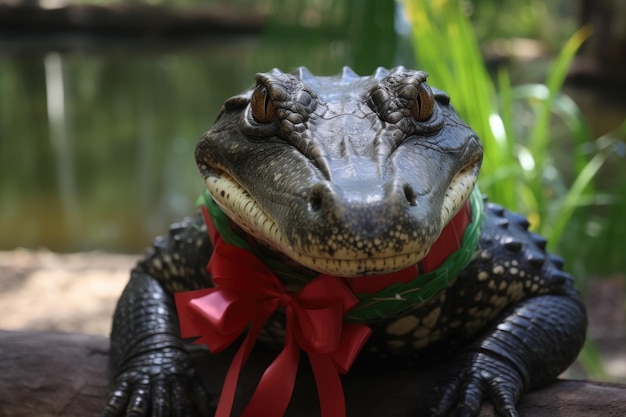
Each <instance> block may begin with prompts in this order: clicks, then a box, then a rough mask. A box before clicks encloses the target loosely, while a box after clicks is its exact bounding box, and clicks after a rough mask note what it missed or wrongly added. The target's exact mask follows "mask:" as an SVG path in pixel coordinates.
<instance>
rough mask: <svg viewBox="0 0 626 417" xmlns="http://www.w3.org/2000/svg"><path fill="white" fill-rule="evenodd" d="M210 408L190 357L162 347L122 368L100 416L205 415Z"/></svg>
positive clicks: (207, 396)
mask: <svg viewBox="0 0 626 417" xmlns="http://www.w3.org/2000/svg"><path fill="white" fill-rule="evenodd" d="M210 409H211V407H210V396H209V394H208V393H207V392H206V391H205V389H204V387H203V386H202V383H201V382H200V379H199V376H198V375H197V372H196V371H195V369H194V367H193V366H192V364H191V359H190V357H189V354H188V353H187V352H186V351H183V350H180V349H177V348H165V349H159V350H154V351H150V352H147V353H144V354H142V355H138V356H135V357H134V358H133V359H131V360H129V361H128V362H127V363H126V364H125V365H124V366H123V367H122V371H121V372H120V373H118V375H117V377H116V378H115V381H114V383H113V389H112V391H111V394H110V396H109V401H108V403H107V405H106V407H105V409H104V411H103V412H102V414H101V415H100V417H119V416H126V417H143V416H151V417H170V416H172V417H174V416H175V417H191V416H207V415H209V412H210Z"/></svg>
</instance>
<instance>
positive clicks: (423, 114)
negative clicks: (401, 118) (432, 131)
mask: <svg viewBox="0 0 626 417" xmlns="http://www.w3.org/2000/svg"><path fill="white" fill-rule="evenodd" d="M434 108H435V96H434V95H433V90H431V89H430V87H429V86H428V84H426V83H420V85H419V87H417V95H416V96H415V102H414V103H413V105H412V106H411V114H412V115H413V117H414V118H415V120H417V121H418V122H424V121H426V120H428V119H430V116H432V115H433V109H434Z"/></svg>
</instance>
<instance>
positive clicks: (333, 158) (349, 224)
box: [102, 67, 587, 417]
mask: <svg viewBox="0 0 626 417" xmlns="http://www.w3.org/2000/svg"><path fill="white" fill-rule="evenodd" d="M427 76H428V74H427V73H425V72H423V71H415V70H410V69H406V68H404V67H396V68H393V69H391V70H387V69H384V68H379V69H377V70H376V71H375V72H374V73H373V74H372V75H370V76H359V75H357V74H356V73H355V72H353V71H352V70H351V69H349V68H347V67H346V68H344V69H343V71H342V72H341V73H340V74H338V75H335V76H316V75H314V74H312V73H311V72H309V71H308V70H307V69H306V68H304V67H302V68H299V69H297V70H295V71H293V72H281V71H280V70H277V69H274V70H272V71H270V72H267V73H260V74H257V75H256V82H255V83H254V85H253V86H252V87H251V88H250V89H248V90H246V91H244V92H243V93H241V94H239V95H236V96H234V97H231V98H229V99H228V100H226V102H225V103H224V105H223V106H222V108H221V110H220V112H219V114H218V116H217V119H216V121H215V123H214V125H213V127H212V128H211V129H210V130H209V131H208V132H207V133H205V134H204V135H203V136H202V137H201V139H200V140H199V142H198V144H197V147H196V151H195V158H196V163H197V166H198V168H199V171H200V174H201V177H202V178H203V180H204V183H205V185H206V187H205V188H206V190H205V192H204V194H203V196H202V198H201V202H200V204H199V205H200V210H199V211H198V213H196V214H195V215H194V216H192V217H188V218H185V219H184V220H182V221H180V222H178V223H175V224H174V225H172V226H171V227H170V229H169V233H167V234H165V235H163V236H160V237H158V238H156V239H155V241H154V242H153V245H152V247H151V248H149V249H148V250H147V252H146V254H145V256H144V257H143V258H142V259H141V260H140V261H139V262H138V264H137V266H136V267H135V268H134V269H133V271H132V272H131V277H130V280H129V282H128V284H127V286H126V288H125V290H124V292H123V294H122V295H121V298H120V299H119V302H118V304H117V308H116V311H115V314H114V317H113V326H112V331H111V361H112V366H113V368H114V370H115V377H114V381H113V383H112V389H111V394H110V396H109V399H108V403H107V405H106V407H105V409H104V411H103V412H102V416H103V417H113V416H120V415H127V416H146V415H152V416H169V415H172V416H182V415H189V416H195V415H203V416H206V415H213V413H215V403H216V399H215V398H212V397H211V396H210V395H209V394H207V391H206V390H205V389H204V388H203V386H202V384H201V383H200V382H199V381H200V376H199V375H198V372H197V371H196V370H195V369H194V367H193V365H192V363H191V359H190V355H189V352H188V349H187V345H186V344H185V343H186V341H185V339H188V338H191V337H195V336H197V337H199V339H198V338H196V342H199V343H207V344H208V345H209V348H210V349H211V352H212V353H215V354H219V353H218V351H219V350H220V349H221V348H222V347H219V348H216V346H217V345H219V344H220V343H221V344H226V345H228V344H230V343H233V342H234V340H235V339H237V338H238V337H239V339H241V338H242V337H244V336H245V337H246V338H245V339H244V342H242V346H245V347H242V348H240V350H239V352H241V355H242V358H243V361H245V358H246V357H247V355H248V353H249V351H250V350H251V349H253V346H254V345H255V343H256V342H257V340H258V343H259V344H260V343H264V344H266V345H267V346H269V347H273V348H276V349H278V350H279V351H280V349H283V350H282V351H281V352H282V353H281V354H280V355H279V357H277V359H276V360H277V361H278V360H279V358H280V356H281V355H283V353H284V352H286V351H289V352H292V353H293V354H294V355H296V354H298V352H300V351H304V352H306V353H307V354H308V356H309V359H310V361H311V364H312V366H313V368H314V371H315V369H324V370H325V371H319V373H320V375H321V374H323V373H325V372H326V375H325V376H319V375H317V374H316V375H315V376H316V378H317V377H318V376H319V379H320V380H321V381H322V382H319V381H318V390H319V391H320V393H319V395H320V404H321V409H322V411H321V412H322V415H324V416H333V417H334V416H341V415H345V412H346V411H345V408H347V410H348V413H349V409H350V404H347V405H346V404H342V403H341V400H342V398H340V397H341V394H340V393H341V385H340V382H339V385H337V381H340V380H339V379H338V378H337V377H336V376H335V375H334V374H335V373H337V372H348V369H347V368H349V367H350V366H351V365H352V362H351V361H354V363H355V365H354V366H365V367H367V366H368V364H377V365H380V364H384V365H385V366H388V367H396V366H399V367H403V368H407V367H412V366H415V367H417V366H419V364H420V363H424V362H425V361H431V360H434V359H439V360H443V361H449V362H450V363H453V364H454V372H452V373H450V374H449V375H444V376H442V380H441V382H440V383H439V384H438V385H437V386H436V388H435V389H434V390H433V395H432V398H433V400H432V404H431V406H430V408H429V413H430V414H431V415H433V416H447V415H459V416H460V415H463V416H473V415H476V414H477V413H478V412H479V411H480V408H481V404H482V402H483V401H485V400H490V401H491V402H492V403H493V404H494V407H495V409H496V410H497V412H498V413H500V414H501V415H503V416H510V417H514V416H517V415H518V413H517V411H516V404H517V402H518V399H519V398H520V396H521V395H522V393H523V392H525V391H528V390H531V389H535V388H538V387H541V386H544V385H546V384H548V383H550V382H551V381H553V380H554V379H555V378H556V377H557V376H558V375H559V374H560V373H561V372H563V371H564V370H565V369H566V368H567V367H568V366H569V365H570V364H571V363H572V362H573V361H574V360H575V359H576V356H577V355H578V353H579V351H580V349H581V347H582V345H583V343H584V340H585V333H586V325H587V319H586V311H585V307H584V306H583V304H582V303H581V301H580V297H579V294H578V292H577V291H576V289H575V288H574V284H573V281H574V279H573V277H572V276H571V275H570V274H568V273H567V272H564V270H563V260H562V259H561V258H560V257H558V256H556V255H554V254H552V253H549V252H548V251H547V250H546V243H547V242H546V239H545V238H543V237H542V236H540V235H538V234H535V233H534V232H531V231H530V230H529V222H528V220H527V219H526V218H525V217H524V216H522V215H520V214H516V213H513V212H510V211H508V210H506V209H505V208H503V207H502V206H499V205H497V204H494V203H491V202H489V201H487V199H486V197H484V196H482V195H481V194H480V191H479V189H478V186H477V185H476V182H477V178H478V173H479V170H480V166H481V162H482V156H483V147H482V144H481V142H480V140H479V138H478V136H477V134H476V133H475V132H474V131H473V130H472V129H471V128H470V127H469V126H468V125H467V124H466V123H465V122H464V121H463V120H461V118H460V117H459V115H458V114H457V113H456V111H455V110H454V109H453V107H452V106H451V104H450V97H449V96H448V95H447V94H446V93H445V92H443V91H441V90H438V89H436V88H434V87H431V86H429V85H428V83H427V82H426V80H427ZM207 265H208V267H207ZM257 270H259V271H261V272H259V274H261V275H262V277H261V275H257V272H256V271H257ZM259 277H261V278H259ZM244 278H245V279H244ZM268 280H269V281H268ZM261 281H263V282H265V281H267V282H269V283H261ZM276 283H278V284H276ZM327 284H328V285H329V287H325V286H324V285H327ZM320 285H321V287H320ZM248 286H249V287H248ZM314 286H317V287H316V288H317V289H316V290H309V289H307V288H309V287H314ZM270 287H271V288H270ZM331 287H332V288H334V289H333V290H332V291H331V290H330V289H326V288H331ZM247 288H250V289H249V290H248V291H246V289H247ZM268 288H269V289H268ZM320 288H323V289H321V290H320ZM335 289H336V290H337V292H335ZM235 290H237V291H240V293H237V295H236V296H235V295H233V294H234V293H233V291H235ZM263 291H266V292H267V291H270V292H271V291H274V293H272V294H274V295H272V297H274V298H271V297H270V298H271V300H270V301H269V302H268V299H264V300H259V299H258V298H259V296H258V294H260V293H261V292H263ZM316 291H317V295H315V296H314V297H317V298H316V299H314V300H312V299H311V298H310V297H311V296H310V295H309V294H312V293H315V292H316ZM266 292H263V294H265V293H266ZM339 293H341V294H343V295H342V296H341V300H342V301H337V299H338V298H339V297H340V296H339V295H337V294H339ZM202 297H206V298H202ZM216 297H217V298H216ZM229 297H235V298H236V299H237V300H240V299H243V300H245V301H243V302H239V303H238V301H237V300H234V301H233V300H230V298H229ZM241 297H243V298H241ZM246 297H249V298H246ZM255 297H256V298H255ZM268 297H269V296H268ZM215 299H219V300H221V301H224V300H226V301H228V302H229V303H230V302H231V301H232V304H233V305H230V304H229V307H228V308H229V309H230V308H233V309H235V310H224V311H223V312H222V313H223V315H222V316H220V317H218V318H217V319H215V317H214V319H215V320H226V318H225V316H228V315H229V314H231V315H232V314H234V315H237V314H239V313H238V310H236V308H238V307H237V306H241V305H244V304H247V305H246V306H245V308H248V309H249V310H250V311H248V314H249V316H246V317H247V318H246V319H244V323H243V325H244V327H245V326H248V327H247V328H248V329H249V330H248V333H247V336H246V330H245V329H244V330H243V334H242V335H241V336H240V335H239V334H236V335H234V336H232V340H229V341H226V342H223V341H215V338H213V336H215V335H214V333H215V329H213V330H207V333H206V334H204V335H203V334H202V333H203V331H204V330H202V329H203V327H210V326H211V324H210V323H209V324H207V323H208V322H202V323H201V324H198V323H199V322H200V321H201V320H200V318H199V317H201V316H202V317H204V316H203V314H204V315H209V313H207V311H209V310H211V309H215V308H217V305H215V304H211V302H212V301H210V300H215ZM227 299H228V300H227ZM181 300H182V301H181ZM199 300H200V301H199ZM202 300H204V301H202ZM207 300H209V301H207ZM221 301H220V302H221ZM257 302H258V303H265V304H263V305H264V307H258V308H257V307H256V304H255V306H254V307H251V305H252V304H254V303H257ZM203 303H204V304H203ZM268 303H269V304H268ZM272 303H273V304H272ZM207 304H208V306H207ZM218 304H219V303H218ZM270 304H271V307H270V308H269V309H268V308H266V307H267V306H268V305H270ZM296 304H297V305H296ZM203 305H204V307H198V306H203ZM311 305H313V307H311ZM337 306H339V307H337ZM203 308H204V310H203ZM220 308H221V307H220ZM245 308H244V309H245ZM307 308H308V309H309V310H310V311H313V313H315V312H319V311H321V310H323V311H324V314H326V313H327V312H330V311H331V310H332V311H333V312H334V313H332V314H334V316H333V317H335V319H334V321H332V320H331V321H328V322H326V321H323V320H322V319H320V320H322V321H320V322H319V323H317V322H315V321H316V320H317V318H315V319H311V322H315V323H313V324H311V323H308V322H307V323H305V324H302V323H304V322H305V321H306V320H304V321H303V319H302V316H301V315H300V314H301V312H302V311H304V310H306V309H307ZM337 308H339V310H337ZM264 309H265V310H264ZM318 310H319V311H318ZM198 311H200V313H198ZM203 311H204V313H203ZM260 311H262V313H259V312H260ZM310 311H309V312H310ZM336 311H339V313H337V312H336ZM198 314H199V315H198ZM211 314H213V313H211ZM259 314H260V315H263V318H262V320H261V319H259ZM307 314H308V313H307ZM328 314H331V313H328ZM337 314H339V320H338V321H337V320H336V316H337ZM183 315H185V318H183V317H182V316H183ZM179 316H180V317H179ZM307 317H308V316H307ZM227 318H230V316H228V317H227ZM246 320H250V323H252V324H250V323H248V322H246ZM307 320H308V319H307ZM329 320H330V319H329ZM209 321H210V320H209ZM331 322H332V323H334V324H332V325H331V324H329V323H331ZM294 323H295V324H294ZM316 323H317V324H316ZM320 323H321V324H320ZM192 324H193V325H192ZM309 325H310V326H309ZM194 326H195V327H194ZM228 326H230V325H227V326H226V327H227V328H226V330H225V331H226V332H229V331H230V329H229V328H228ZM307 326H308V327H307ZM316 326H317V327H316ZM190 327H191V328H193V329H191V330H190V329H189V328H190ZM328 328H333V329H338V330H337V334H340V337H339V339H341V340H339V339H337V340H338V341H335V342H332V341H331V342H328V343H327V344H326V345H324V343H326V342H323V343H322V342H320V343H317V342H318V341H317V340H311V339H315V338H316V337H318V334H317V333H316V332H317V331H318V330H319V331H320V332H326V329H328ZM320 329H321V330H320ZM222 330H224V329H222ZM211 332H213V333H211ZM253 333H254V334H253ZM210 334H213V336H211V337H209V335H210ZM251 334H253V335H251ZM312 335H313V336H314V337H312ZM344 335H349V336H350V337H351V338H352V339H355V340H354V341H351V342H350V343H351V344H350V345H349V347H350V348H353V349H352V350H354V351H355V352H354V356H355V357H354V358H352V359H351V360H350V361H349V363H347V365H345V366H344V369H341V370H340V371H336V370H335V369H334V368H332V369H331V365H329V364H330V362H329V361H330V359H328V358H329V357H330V356H331V355H334V354H335V353H337V352H339V351H341V352H343V348H341V349H340V348H339V346H340V345H339V343H340V342H341V343H344V342H343V337H344ZM355 335H358V336H355ZM353 336H354V337H353ZM324 337H326V336H324ZM346 337H348V336H346ZM352 339H351V340H352ZM333 340H334V339H333ZM320 345H324V346H323V347H320ZM294 346H295V347H294ZM329 346H330V347H329ZM341 346H343V345H341ZM335 356H336V355H335ZM333 357H334V356H333ZM233 362H235V361H234V360H233ZM292 365H293V364H292ZM238 366H239V365H231V368H232V367H235V368H237V367H238ZM316 367H318V368H316ZM287 368H289V367H287ZM268 371H269V368H268ZM229 372H230V371H229ZM232 372H233V374H232V375H231V376H233V375H234V379H235V381H236V379H237V372H238V371H237V370H235V371H232ZM294 372H295V371H294ZM330 374H332V375H330ZM281 375H282V374H281ZM281 378H282V376H281ZM285 378H287V377H285ZM326 383H328V384H330V385H331V386H333V387H335V388H333V389H332V390H327V391H326V393H325V394H322V391H324V388H325V387H324V385H326ZM228 384H229V382H228V381H227V382H225V384H224V390H225V391H226V390H227V388H226V387H227V385H228ZM333 384H334V385H333ZM234 385H235V386H236V384H234ZM262 385H264V387H265V388H263V389H261V386H262ZM231 388H232V386H231V387H230V388H229V389H231ZM268 389H269V390H270V391H268ZM274 389H276V390H278V389H279V388H275V387H274V386H273V385H272V383H271V382H268V381H265V382H263V381H261V382H259V388H258V390H260V391H262V392H264V393H265V397H268V395H267V393H268V392H274V391H273V390H274ZM231 390H232V389H231ZM337 392H339V394H337ZM229 395H230V396H231V397H232V396H233V395H234V394H232V393H230V394H225V393H224V392H223V393H222V397H224V396H226V397H228V396H229ZM312 395H314V393H313V394H312ZM337 396H338V397H339V398H338V401H339V406H330V408H328V407H329V406H328V405H327V404H326V405H325V402H328V401H329V400H328V397H333V398H334V399H335V400H337ZM322 397H324V398H322ZM288 400H289V395H288V394H286V395H284V398H283V399H282V400H280V401H278V402H281V403H283V404H282V405H280V406H276V408H275V409H274V408H272V407H273V406H274V404H273V403H274V402H276V401H275V400H274V399H272V398H264V395H262V394H259V395H255V396H253V398H252V399H251V400H250V404H249V405H248V406H249V407H251V408H250V409H248V411H246V412H244V415H246V416H252V415H264V416H265V415H267V416H268V417H274V416H275V417H279V416H281V415H282V414H283V412H284V409H285V404H286V403H288ZM229 401H230V402H232V398H230V399H228V398H227V399H225V400H222V399H221V398H220V403H222V402H224V403H226V405H223V404H218V406H217V407H218V411H217V413H218V414H217V415H220V416H225V415H229V413H230V408H229V405H228V403H229ZM253 403H254V404H253ZM220 407H222V409H221V411H220ZM333 407H334V408H333ZM254 410H256V411H254ZM259 410H265V411H264V412H262V413H260V412H259ZM269 410H272V411H269ZM329 410H330V411H329ZM259 413H260V414H259Z"/></svg>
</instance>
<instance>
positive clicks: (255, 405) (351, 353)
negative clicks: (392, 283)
mask: <svg viewBox="0 0 626 417" xmlns="http://www.w3.org/2000/svg"><path fill="white" fill-rule="evenodd" d="M214 243H215V247H214V252H213V256H212V257H211V260H210V262H209V265H208V269H209V271H210V272H211V275H212V278H213V281H214V283H215V284H216V287H215V288H210V289H206V290H199V291H191V292H182V293H176V294H175V297H176V306H177V309H178V313H179V320H180V323H181V335H182V337H184V338H188V337H194V336H200V337H199V338H198V339H197V340H196V341H195V342H194V343H204V344H207V345H208V346H209V349H210V350H211V352H219V351H221V350H223V349H225V348H226V347H228V346H229V345H230V344H232V343H233V342H234V341H235V340H236V339H237V338H238V337H239V336H240V335H241V334H242V333H243V332H244V331H245V329H246V328H248V327H250V329H251V330H250V331H249V332H248V334H247V336H246V338H245V340H244V342H243V343H242V345H241V347H240V348H239V351H238V352H237V353H236V355H235V359H233V362H232V363H231V366H230V368H229V370H228V373H227V375H226V381H225V383H224V388H223V390H222V396H221V397H220V401H219V404H218V408H217V413H216V417H229V416H230V414H231V410H232V404H233V401H234V396H235V391H236V384H237V380H238V377H239V374H240V372H241V369H242V367H243V364H244V363H245V361H246V359H247V357H248V355H249V353H250V351H251V350H252V347H253V345H254V343H255V342H256V339H257V337H258V335H259V333H260V332H261V329H262V328H263V326H264V325H265V322H266V321H267V320H268V318H269V317H270V316H271V315H272V314H273V313H274V312H275V311H276V310H278V309H279V307H280V306H284V307H285V315H286V332H285V334H286V335H285V346H284V348H283V350H282V351H281V352H280V354H279V355H278V356H277V357H276V359H275V360H274V362H272V364H271V365H270V366H269V367H268V368H267V370H266V371H265V373H264V374H263V376H262V377H261V380H260V382H259V384H258V386H257V389H256V390H255V393H254V394H253V396H252V399H251V400H250V402H249V403H248V405H247V407H246V409H245V410H244V413H243V416H244V417H247V416H258V415H264V416H268V417H280V416H282V415H283V414H284V412H285V410H286V408H287V405H288V403H289V400H290V398H291V394H292V392H293V388H294V385H295V377H296V372H297V368H298V362H299V358H300V354H299V352H300V350H304V351H305V352H307V353H308V355H309V359H310V361H311V364H312V367H313V371H314V376H315V381H316V385H317V388H318V393H319V398H320V406H321V408H322V416H324V417H342V416H345V404H344V400H343V389H342V388H341V380H340V378H339V373H345V372H347V371H348V369H349V368H350V366H351V365H352V363H353V361H354V358H356V355H357V354H358V352H359V351H360V349H361V348H362V347H363V344H364V343H365V341H366V340H367V338H368V337H369V335H370V333H371V330H370V329H369V328H368V327H367V326H365V325H362V324H350V323H344V322H343V318H344V315H345V314H346V313H347V312H348V311H349V310H350V309H351V308H353V307H354V306H356V305H357V304H358V299H357V298H356V296H355V295H354V294H353V293H352V292H351V291H350V289H349V288H348V286H347V285H346V284H345V282H344V281H343V280H342V279H341V278H338V277H333V276H329V275H320V276H318V277H316V278H315V279H313V280H312V281H311V282H309V283H308V284H307V285H305V286H304V287H303V288H302V289H301V290H300V292H299V293H297V294H292V293H289V292H287V291H286V290H285V288H284V286H283V285H282V283H281V282H280V281H279V280H278V278H277V277H276V276H275V275H274V273H273V272H272V271H271V270H270V269H268V268H267V267H266V266H265V265H264V264H263V263H262V262H261V261H260V260H259V259H258V258H256V257H255V256H254V255H252V254H251V253H250V252H248V251H246V250H244V249H241V248H239V247H236V246H232V245H228V244H226V243H224V242H223V240H222V239H221V238H220V237H219V235H217V236H215V242H214Z"/></svg>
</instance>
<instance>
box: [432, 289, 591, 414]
mask: <svg viewBox="0 0 626 417" xmlns="http://www.w3.org/2000/svg"><path fill="white" fill-rule="evenodd" d="M503 317H504V319H502V320H500V321H499V322H498V323H497V324H495V325H494V326H493V327H492V328H490V329H489V330H487V331H486V332H485V333H484V334H485V336H483V337H482V338H480V339H479V340H477V341H476V342H475V343H473V344H472V345H470V346H469V347H468V348H467V349H465V350H463V352H462V353H460V354H459V355H458V356H457V358H456V360H457V365H456V367H455V368H456V369H457V370H458V371H457V373H456V374H454V375H452V376H451V377H450V378H449V379H448V381H447V382H446V383H445V384H443V385H441V386H440V387H439V388H438V389H436V392H435V394H436V396H437V397H438V400H437V401H436V403H435V406H434V407H432V408H431V415H432V416H448V415H454V416H474V415H476V414H477V413H478V411H479V410H480V407H481V404H482V402H483V400H486V399H489V400H491V402H492V403H493V405H494V407H495V409H496V410H497V411H498V413H500V414H501V415H503V416H507V417H516V416H517V415H518V413H517V411H516V408H515V405H516V403H517V400H518V398H519V396H520V394H521V393H522V392H523V391H527V390H530V389H534V388H538V387H541V386H543V385H546V384H547V383H549V382H551V381H553V380H554V379H555V378H556V377H557V376H558V375H559V374H560V373H561V372H563V371H564V370H565V369H566V368H567V367H568V366H569V365H570V364H571V363H572V362H573V361H574V360H575V358H576V356H577V355H578V352H579V351H580V349H581V347H582V345H583V343H584V340H585V339H584V336H585V329H586V325H587V319H586V313H585V308H584V306H583V305H582V304H581V303H580V301H578V298H577V295H576V294H575V293H574V290H570V291H569V294H564V295H543V296H538V297H534V298H530V299H527V300H524V301H522V302H520V303H519V304H518V305H516V306H515V307H513V308H511V309H509V310H508V311H506V312H505V313H504V314H503Z"/></svg>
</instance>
